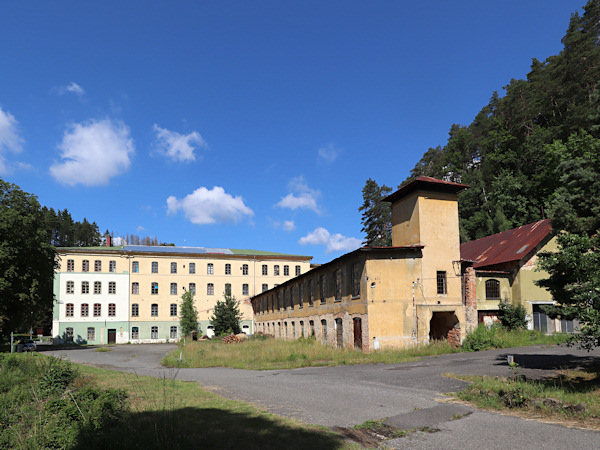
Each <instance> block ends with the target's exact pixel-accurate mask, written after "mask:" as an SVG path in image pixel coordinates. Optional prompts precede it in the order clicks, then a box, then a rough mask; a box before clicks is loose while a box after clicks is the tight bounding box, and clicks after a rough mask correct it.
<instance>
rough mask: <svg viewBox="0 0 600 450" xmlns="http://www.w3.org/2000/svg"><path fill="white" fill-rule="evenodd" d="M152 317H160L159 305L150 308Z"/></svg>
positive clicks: (154, 304)
mask: <svg viewBox="0 0 600 450" xmlns="http://www.w3.org/2000/svg"><path fill="white" fill-rule="evenodd" d="M150 315H151V316H152V317H158V303H152V305H151V306H150Z"/></svg>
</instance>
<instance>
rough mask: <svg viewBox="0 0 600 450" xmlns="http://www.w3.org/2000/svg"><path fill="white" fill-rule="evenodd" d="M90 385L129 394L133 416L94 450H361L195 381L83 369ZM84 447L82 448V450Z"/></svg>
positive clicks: (97, 441) (97, 442)
mask: <svg viewBox="0 0 600 450" xmlns="http://www.w3.org/2000/svg"><path fill="white" fill-rule="evenodd" d="M79 370H80V371H81V373H82V375H83V376H85V377H86V378H87V379H88V381H89V382H91V383H93V384H97V385H99V386H101V387H103V388H112V389H124V390H125V391H126V392H127V395H128V399H129V404H130V413H128V414H127V415H126V417H125V419H124V420H122V421H120V422H119V423H118V424H116V425H113V427H111V428H110V429H106V430H104V433H103V434H102V435H101V436H99V437H97V438H96V439H95V441H94V442H93V443H91V444H90V443H89V442H86V445H85V447H86V448H89V447H90V446H91V447H92V448H111V449H112V448H123V449H127V448H171V449H178V448H197V447H202V448H251V449H276V448H277V449H279V448H306V449H314V448H333V449H336V448H358V446H357V445H354V444H352V443H349V442H347V441H345V440H344V439H343V437H342V436H341V435H339V434H336V433H332V432H330V431H328V430H326V429H324V428H322V427H317V426H310V425H305V424H303V423H300V422H297V421H294V420H292V419H286V418H282V417H279V416H276V415H273V414H269V413H267V412H264V411H261V410H260V409H258V408H256V407H255V406H253V405H251V404H249V403H245V402H240V401H234V400H229V399H225V398H223V397H220V396H219V395H217V394H214V393H212V392H209V391H206V390H204V389H203V388H202V387H201V386H200V385H199V384H198V383H196V382H186V381H178V380H176V379H175V378H176V376H177V370H176V369H174V370H173V372H172V373H171V374H170V376H169V377H168V378H164V379H157V378H151V377H144V376H137V375H135V374H129V373H123V372H113V371H109V370H105V369H99V368H95V367H88V366H80V369H79ZM82 448H83V446H82Z"/></svg>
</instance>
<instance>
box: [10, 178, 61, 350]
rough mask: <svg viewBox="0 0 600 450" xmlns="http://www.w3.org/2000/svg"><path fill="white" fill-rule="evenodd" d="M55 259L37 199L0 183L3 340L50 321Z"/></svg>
mask: <svg viewBox="0 0 600 450" xmlns="http://www.w3.org/2000/svg"><path fill="white" fill-rule="evenodd" d="M55 255H56V252H55V250H54V248H53V247H51V246H50V245H49V244H48V236H47V234H46V230H45V224H44V215H43V213H42V211H41V209H40V204H39V203H38V201H37V198H36V197H35V196H34V195H31V194H28V193H26V192H23V191H22V190H21V189H19V187H18V186H16V185H14V184H10V183H6V182H5V181H3V180H2V179H0V299H1V301H0V338H2V337H5V336H7V335H8V334H9V333H10V332H11V331H27V330H29V329H30V327H33V326H35V325H37V324H40V323H44V322H45V321H46V320H47V318H49V317H50V313H51V311H52V301H53V293H52V280H53V278H54V267H55Z"/></svg>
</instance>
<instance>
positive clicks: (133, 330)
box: [131, 327, 140, 339]
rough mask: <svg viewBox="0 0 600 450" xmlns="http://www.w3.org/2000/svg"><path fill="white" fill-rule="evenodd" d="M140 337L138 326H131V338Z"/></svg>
mask: <svg viewBox="0 0 600 450" xmlns="http://www.w3.org/2000/svg"><path fill="white" fill-rule="evenodd" d="M139 338H140V329H139V328H138V327H131V339H139Z"/></svg>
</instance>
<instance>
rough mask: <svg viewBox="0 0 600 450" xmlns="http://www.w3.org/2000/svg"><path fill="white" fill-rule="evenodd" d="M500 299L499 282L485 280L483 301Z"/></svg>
mask: <svg viewBox="0 0 600 450" xmlns="http://www.w3.org/2000/svg"><path fill="white" fill-rule="evenodd" d="M499 298H500V282H499V281H498V280H487V281H486V282H485V299H486V300H498V299H499Z"/></svg>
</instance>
